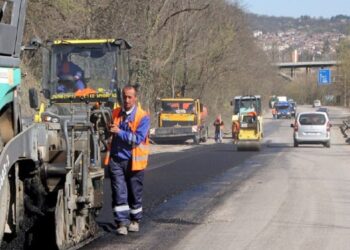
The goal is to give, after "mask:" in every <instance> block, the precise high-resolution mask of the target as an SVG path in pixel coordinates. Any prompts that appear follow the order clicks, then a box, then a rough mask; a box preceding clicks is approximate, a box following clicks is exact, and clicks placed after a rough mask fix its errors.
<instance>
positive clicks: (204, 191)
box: [84, 107, 350, 249]
mask: <svg viewBox="0 0 350 250" xmlns="http://www.w3.org/2000/svg"><path fill="white" fill-rule="evenodd" d="M302 110H312V108H311V107H301V108H299V111H302ZM349 115H350V114H349V113H348V112H347V111H346V110H344V109H341V108H330V117H331V121H332V123H333V124H334V126H333V127H332V130H331V133H332V138H331V148H325V147H323V146H321V145H301V146H299V147H298V148H294V147H293V140H292V129H291V128H290V124H291V122H292V120H287V119H286V120H272V119H270V118H269V117H270V116H269V115H267V116H268V117H267V118H266V119H265V128H264V134H265V138H264V141H263V147H262V149H261V151H260V152H237V151H236V149H235V146H234V145H232V144H231V143H230V140H226V141H225V143H222V144H206V145H199V146H193V147H186V150H184V151H179V150H176V151H175V152H169V153H157V154H154V155H152V156H151V161H150V165H149V168H148V170H147V172H146V181H145V193H144V220H143V221H142V224H141V231H140V232H139V233H129V235H128V236H117V235H116V234H115V225H114V224H113V217H112V210H111V201H110V191H109V190H110V189H109V179H108V178H107V179H106V180H107V181H106V186H105V203H104V204H105V207H104V208H103V210H102V211H101V214H100V217H99V224H100V225H101V227H102V228H103V230H104V231H105V232H106V234H105V235H104V236H103V237H101V238H99V239H97V240H95V241H94V242H92V243H91V244H89V245H87V246H85V247H84V249H349V248H350V164H349V159H350V145H349V144H348V143H346V138H344V136H343V135H342V134H341V132H340V129H339V127H338V126H337V125H338V124H340V123H341V121H342V120H343V119H344V117H346V116H349ZM174 147H179V146H174ZM180 148H181V147H180Z"/></svg>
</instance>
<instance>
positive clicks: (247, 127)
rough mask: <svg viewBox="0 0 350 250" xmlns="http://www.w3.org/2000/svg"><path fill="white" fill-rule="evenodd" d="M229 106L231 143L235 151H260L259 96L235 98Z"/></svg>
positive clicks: (261, 136) (260, 120)
mask: <svg viewBox="0 0 350 250" xmlns="http://www.w3.org/2000/svg"><path fill="white" fill-rule="evenodd" d="M231 105H232V106H233V107H234V109H233V115H232V135H233V141H234V143H236V144H237V150H260V144H261V140H262V138H263V135H264V132H263V116H262V107H261V96H260V95H245V96H236V97H234V99H233V101H231Z"/></svg>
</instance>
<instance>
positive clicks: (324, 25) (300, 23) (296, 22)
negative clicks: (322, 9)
mask: <svg viewBox="0 0 350 250" xmlns="http://www.w3.org/2000/svg"><path fill="white" fill-rule="evenodd" d="M247 19H248V23H249V25H250V29H251V30H252V32H253V33H254V37H255V38H256V40H257V43H258V44H259V46H260V47H261V48H262V49H263V50H264V51H265V52H266V54H267V55H268V56H269V57H270V59H271V60H272V61H276V62H286V61H292V52H294V53H295V51H296V52H297V55H298V56H297V57H298V60H299V61H314V60H335V59H336V56H337V48H338V46H339V43H340V42H341V41H342V40H343V39H344V38H345V37H346V36H347V35H348V34H349V31H350V17H349V16H343V15H339V16H335V17H332V18H330V19H325V18H311V17H309V16H302V17H300V18H290V17H270V16H261V15H254V14H248V15H247ZM294 57H295V56H294ZM294 59H295V58H294Z"/></svg>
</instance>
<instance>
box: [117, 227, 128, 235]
mask: <svg viewBox="0 0 350 250" xmlns="http://www.w3.org/2000/svg"><path fill="white" fill-rule="evenodd" d="M117 234H118V235H127V234H128V228H127V227H126V226H124V225H119V226H118V228H117Z"/></svg>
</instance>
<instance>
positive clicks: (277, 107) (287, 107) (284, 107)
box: [276, 105, 289, 110]
mask: <svg viewBox="0 0 350 250" xmlns="http://www.w3.org/2000/svg"><path fill="white" fill-rule="evenodd" d="M276 109H277V110H286V109H289V106H288V105H281V106H276Z"/></svg>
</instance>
